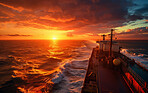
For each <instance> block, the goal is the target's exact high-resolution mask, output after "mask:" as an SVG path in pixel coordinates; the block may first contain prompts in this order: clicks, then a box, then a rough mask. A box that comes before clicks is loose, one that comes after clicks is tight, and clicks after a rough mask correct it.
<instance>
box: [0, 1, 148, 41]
mask: <svg viewBox="0 0 148 93" xmlns="http://www.w3.org/2000/svg"><path fill="white" fill-rule="evenodd" d="M134 4H137V6H134ZM146 4H148V1H147V0H143V2H141V1H140V0H135V1H133V2H129V1H126V0H109V1H108V0H13V1H12V0H1V1H0V40H4V39H9V40H13V39H52V38H57V39H59V40H60V39H85V40H96V39H100V38H102V37H101V35H102V34H108V33H109V32H110V29H111V28H113V29H116V30H115V32H114V33H115V35H116V36H115V37H117V38H118V39H142V40H143V39H148V16H147V14H148V11H146V10H147V8H148V7H147V6H146Z"/></svg>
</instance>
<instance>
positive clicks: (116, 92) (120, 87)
mask: <svg viewBox="0 0 148 93" xmlns="http://www.w3.org/2000/svg"><path fill="white" fill-rule="evenodd" d="M97 73H98V76H97V78H98V81H97V84H98V86H99V92H100V93H131V91H130V89H129V88H128V86H127V84H126V83H125V81H124V80H123V78H122V76H121V74H120V73H119V72H117V71H115V70H112V69H109V68H107V67H103V65H101V64H100V65H98V72H97Z"/></svg>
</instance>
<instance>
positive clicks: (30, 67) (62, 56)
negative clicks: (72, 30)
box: [0, 40, 92, 93]
mask: <svg viewBox="0 0 148 93" xmlns="http://www.w3.org/2000/svg"><path fill="white" fill-rule="evenodd" d="M0 44H1V46H0V74H1V75H0V84H1V86H0V92H4V93H15V92H24V93H38V92H39V93H41V92H43V93H49V92H52V93H69V92H72V93H74V92H80V91H81V87H82V84H83V81H84V77H85V73H86V69H87V64H88V59H89V56H90V53H91V51H92V43H91V42H88V41H76V40H75V41H74V40H73V41H68V40H67V41H64V40H62V41H58V40H54V41H48V40H26V41H25V40H24V41H23V40H20V41H19V40H16V41H0Z"/></svg>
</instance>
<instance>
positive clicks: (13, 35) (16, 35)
mask: <svg viewBox="0 0 148 93" xmlns="http://www.w3.org/2000/svg"><path fill="white" fill-rule="evenodd" d="M5 36H14V37H15V36H23V37H29V36H32V35H20V34H8V35H5Z"/></svg>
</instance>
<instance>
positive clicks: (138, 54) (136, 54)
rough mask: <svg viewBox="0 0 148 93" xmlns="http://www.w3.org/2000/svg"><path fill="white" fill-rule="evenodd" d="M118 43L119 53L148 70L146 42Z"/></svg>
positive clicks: (129, 41) (147, 46) (147, 42)
mask: <svg viewBox="0 0 148 93" xmlns="http://www.w3.org/2000/svg"><path fill="white" fill-rule="evenodd" d="M118 42H119V45H120V46H122V50H121V53H123V54H124V55H126V56H128V57H129V58H131V59H134V60H135V61H136V62H138V63H140V64H141V65H142V66H144V67H145V68H147V69H148V40H123V41H118Z"/></svg>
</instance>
